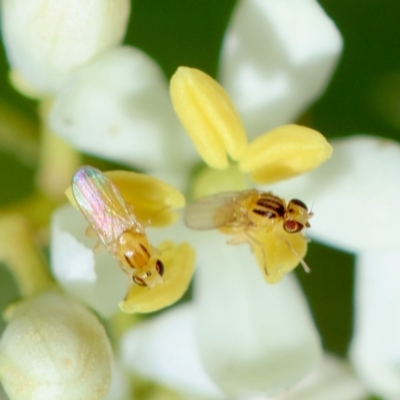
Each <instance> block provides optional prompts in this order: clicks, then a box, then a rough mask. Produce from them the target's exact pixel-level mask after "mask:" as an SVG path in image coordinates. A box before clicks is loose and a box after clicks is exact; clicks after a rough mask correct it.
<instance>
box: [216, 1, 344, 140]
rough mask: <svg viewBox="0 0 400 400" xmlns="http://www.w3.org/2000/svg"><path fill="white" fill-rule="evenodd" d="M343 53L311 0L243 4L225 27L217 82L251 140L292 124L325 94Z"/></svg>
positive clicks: (333, 29)
mask: <svg viewBox="0 0 400 400" xmlns="http://www.w3.org/2000/svg"><path fill="white" fill-rule="evenodd" d="M341 48H342V39H341V36H340V33H339V32H338V30H337V28H336V27H335V25H334V24H333V22H332V20H331V19H330V18H329V17H328V16H327V15H326V14H325V12H324V11H323V9H322V8H321V6H320V5H319V4H318V3H317V1H315V0H279V1H276V0H242V1H240V2H239V3H238V5H237V8H236V10H235V11H234V15H233V18H232V21H231V23H230V25H229V28H228V31H227V34H226V38H225V43H224V46H223V51H222V58H221V81H222V84H223V86H224V87H225V88H226V89H227V91H228V93H229V95H230V96H231V99H232V101H233V103H234V104H235V106H236V107H237V109H238V111H239V114H240V115H241V117H242V119H243V122H244V125H245V127H246V129H247V132H248V134H249V137H250V138H254V137H255V136H257V135H260V134H261V133H263V132H265V131H267V130H269V129H271V128H274V127H276V126H278V125H282V124H284V123H288V122H290V121H293V120H294V119H295V118H296V117H297V116H298V115H299V114H300V113H301V112H302V111H303V110H304V109H305V108H306V107H307V106H308V105H309V104H310V103H311V102H312V101H313V100H315V99H316V98H317V97H318V96H319V95H320V94H321V93H322V92H323V90H324V89H325V87H326V85H327V82H328V80H329V78H330V76H331V74H332V71H333V69H334V67H335V65H336V62H337V59H338V56H339V54H340V51H341Z"/></svg>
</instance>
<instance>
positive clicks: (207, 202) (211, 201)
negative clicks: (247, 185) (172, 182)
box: [184, 191, 251, 230]
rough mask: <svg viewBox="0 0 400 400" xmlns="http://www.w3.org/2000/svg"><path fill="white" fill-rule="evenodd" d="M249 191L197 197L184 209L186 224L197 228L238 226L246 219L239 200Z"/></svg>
mask: <svg viewBox="0 0 400 400" xmlns="http://www.w3.org/2000/svg"><path fill="white" fill-rule="evenodd" d="M250 192H251V191H244V192H223V193H218V194H216V195H213V196H207V197H203V198H201V199H198V200H197V201H195V202H194V203H192V204H190V205H189V206H187V207H186V209H185V214H184V220H185V224H186V226H187V227H189V228H192V229H198V230H203V229H204V230H206V229H213V228H222V227H225V226H235V225H236V226H240V225H241V224H242V223H243V220H244V219H246V215H245V214H244V210H243V209H242V207H241V200H242V199H243V198H245V197H246V196H247V195H248V194H249V193H250Z"/></svg>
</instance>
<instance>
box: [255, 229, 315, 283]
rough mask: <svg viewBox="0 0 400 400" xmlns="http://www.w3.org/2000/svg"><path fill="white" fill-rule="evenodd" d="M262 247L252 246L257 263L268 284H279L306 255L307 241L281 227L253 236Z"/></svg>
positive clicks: (299, 234) (298, 234) (301, 236)
mask: <svg viewBox="0 0 400 400" xmlns="http://www.w3.org/2000/svg"><path fill="white" fill-rule="evenodd" d="M254 237H255V238H256V240H257V241H259V242H260V243H262V246H260V245H256V244H252V248H253V251H254V253H255V255H256V258H257V263H258V265H259V267H260V270H261V272H262V274H263V276H264V279H265V280H266V281H267V282H268V283H271V284H272V283H277V282H279V281H280V280H281V279H282V278H283V277H284V275H285V274H286V273H287V272H289V271H292V270H293V269H294V268H296V266H297V265H298V264H299V263H300V261H301V260H302V259H303V258H304V256H305V255H306V253H307V239H306V238H305V237H304V236H303V235H302V234H301V233H287V232H285V231H284V230H283V228H282V227H276V228H275V229H273V230H271V231H269V232H263V233H258V234H254Z"/></svg>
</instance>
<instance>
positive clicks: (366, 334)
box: [350, 247, 400, 399]
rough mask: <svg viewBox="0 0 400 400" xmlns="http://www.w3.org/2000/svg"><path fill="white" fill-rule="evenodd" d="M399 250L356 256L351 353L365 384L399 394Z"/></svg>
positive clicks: (393, 396)
mask: <svg viewBox="0 0 400 400" xmlns="http://www.w3.org/2000/svg"><path fill="white" fill-rule="evenodd" d="M399 260H400V250H399V248H398V247H397V248H395V249H392V250H386V251H383V250H381V251H374V250H371V251H366V252H364V253H361V254H359V255H358V257H357V279H356V304H355V331H354V336H353V341H352V344H351V350H350V355H351V359H352V361H353V363H354V366H355V368H356V370H357V371H358V373H359V375H360V377H361V378H362V379H363V381H364V382H365V384H366V385H367V386H368V387H369V388H370V389H371V390H372V391H373V392H374V393H376V394H378V395H380V396H382V397H384V398H386V399H399V398H400V339H399V338H400V261H399Z"/></svg>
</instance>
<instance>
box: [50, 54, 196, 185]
mask: <svg viewBox="0 0 400 400" xmlns="http://www.w3.org/2000/svg"><path fill="white" fill-rule="evenodd" d="M49 124H50V127H51V129H52V130H53V131H54V132H55V133H56V134H58V135H60V136H62V137H63V138H64V139H65V140H67V141H68V142H70V143H71V144H72V145H73V146H74V147H76V148H78V149H79V150H82V151H84V152H89V153H91V154H96V155H100V156H102V157H105V158H108V159H113V160H116V161H119V162H122V163H124V164H127V165H129V166H131V167H132V166H133V167H139V168H141V169H144V170H146V171H149V172H151V173H157V172H158V173H159V174H162V173H163V171H165V170H168V169H169V170H171V171H172V172H174V173H175V174H177V175H184V178H187V171H186V170H185V168H184V167H185V166H187V165H188V164H189V163H190V162H191V161H192V160H193V158H194V156H193V154H194V150H193V146H192V145H191V143H190V141H189V140H188V138H187V137H186V135H185V134H184V132H183V130H182V127H181V126H180V124H179V121H178V119H177V118H176V116H175V115H174V113H173V110H172V106H171V101H170V99H169V94H168V87H167V82H166V79H165V77H164V76H163V74H162V71H161V69H160V67H159V66H158V65H157V64H156V63H155V62H154V61H153V60H152V59H151V58H150V57H148V56H147V55H146V54H144V53H143V52H142V51H140V50H138V49H135V48H133V47H117V48H115V49H113V50H111V51H109V52H107V53H105V54H103V55H102V56H101V57H99V58H97V59H96V60H94V61H93V62H91V63H90V64H88V65H87V66H86V67H83V68H81V69H80V70H79V71H77V72H76V73H75V74H72V75H71V76H70V77H69V78H68V79H67V81H66V82H65V85H64V86H63V87H62V89H61V90H60V92H59V94H58V96H57V97H56V99H55V102H54V106H53V108H52V110H51V112H50V115H49ZM170 176H173V174H172V173H171V174H170Z"/></svg>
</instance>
